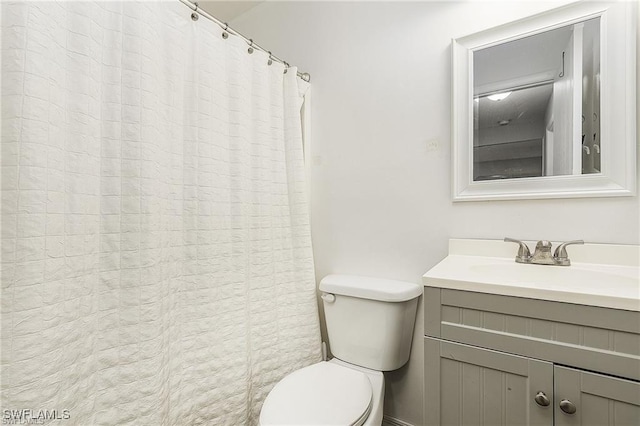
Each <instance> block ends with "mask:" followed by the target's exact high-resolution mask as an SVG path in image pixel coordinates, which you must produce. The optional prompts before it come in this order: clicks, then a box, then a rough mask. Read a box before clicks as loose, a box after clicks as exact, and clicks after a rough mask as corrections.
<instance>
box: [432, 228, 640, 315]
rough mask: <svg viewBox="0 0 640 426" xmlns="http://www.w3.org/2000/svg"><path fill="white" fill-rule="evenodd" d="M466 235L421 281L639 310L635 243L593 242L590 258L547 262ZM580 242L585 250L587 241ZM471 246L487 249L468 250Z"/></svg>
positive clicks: (638, 268)
mask: <svg viewBox="0 0 640 426" xmlns="http://www.w3.org/2000/svg"><path fill="white" fill-rule="evenodd" d="M460 241H462V243H461V242H460ZM466 241H471V240H457V241H456V244H450V252H449V256H447V257H446V258H445V259H444V260H443V261H442V262H440V263H439V264H437V265H436V266H434V267H433V268H432V269H431V270H429V271H428V272H427V273H426V274H425V275H424V276H423V282H424V285H425V286H430V287H439V288H449V289H456V290H466V291H474V292H480V293H492V294H500V295H505V296H515V297H525V298H532V299H541V300H551V301H557V302H566V303H573V304H581V305H591V306H599V307H607V308H615V309H622V310H631V311H640V267H639V266H638V264H637V259H638V256H637V247H636V246H613V245H612V248H611V249H612V250H616V249H617V248H620V247H622V248H621V249H618V250H622V251H620V252H619V253H618V252H616V253H613V254H611V253H607V251H606V250H608V249H609V248H608V247H603V246H604V245H597V246H596V245H594V250H598V256H591V257H589V256H588V253H587V254H585V255H583V259H590V261H589V262H584V261H579V259H575V260H574V261H573V262H572V265H571V266H549V265H531V264H522V263H516V262H515V261H514V258H513V255H514V253H510V255H509V257H506V256H505V255H503V252H500V250H502V247H504V246H501V245H500V243H499V242H493V241H489V243H488V245H487V246H486V247H485V246H483V245H482V242H480V241H478V240H473V241H472V243H470V244H466V243H465V242H466ZM463 243H465V244H463ZM451 247H453V248H454V249H455V250H452V249H451ZM459 247H461V249H459V250H458V248H459ZM584 247H585V249H584V250H589V245H588V244H587V245H585V246H584ZM628 247H631V248H630V249H629V248H628ZM471 249H473V252H475V253H483V254H484V253H488V254H490V255H489V256H478V255H470V254H469V252H470V251H471ZM625 250H626V251H625ZM511 251H512V250H511ZM575 252H576V253H578V250H575ZM492 254H493V256H492ZM495 254H498V255H495ZM607 256H608V257H607ZM594 258H595V259H600V258H607V259H631V260H630V261H629V262H627V263H626V264H625V263H622V262H620V264H605V263H594V262H593V261H592V260H591V259H594ZM625 262H626V260H625ZM634 262H635V263H634Z"/></svg>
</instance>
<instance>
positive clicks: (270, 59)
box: [267, 52, 273, 65]
mask: <svg viewBox="0 0 640 426" xmlns="http://www.w3.org/2000/svg"><path fill="white" fill-rule="evenodd" d="M271 64H273V58H272V57H271V52H269V60H268V61H267V65H271Z"/></svg>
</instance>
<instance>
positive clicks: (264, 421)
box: [260, 362, 373, 426]
mask: <svg viewBox="0 0 640 426" xmlns="http://www.w3.org/2000/svg"><path fill="white" fill-rule="evenodd" d="M372 396H373V392H372V389H371V382H370V381H369V378H368V377H367V376H366V375H365V374H364V373H362V372H360V371H356V370H353V369H350V368H347V367H343V366H340V365H337V364H334V363H329V362H319V363H317V364H313V365H310V366H308V367H305V368H302V369H300V370H297V371H294V372H293V373H291V374H289V375H288V376H286V377H285V378H284V379H282V380H281V381H280V382H279V383H277V384H276V385H275V387H274V388H273V389H272V390H271V392H270V393H269V395H268V396H267V399H266V400H265V402H264V405H263V406H262V411H261V412H260V425H261V426H267V425H299V426H302V425H326V426H328V425H340V426H360V425H362V424H363V423H364V422H365V420H366V419H367V417H368V416H369V413H370V412H371V406H372Z"/></svg>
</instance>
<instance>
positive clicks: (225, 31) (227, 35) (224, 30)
mask: <svg viewBox="0 0 640 426" xmlns="http://www.w3.org/2000/svg"><path fill="white" fill-rule="evenodd" d="M228 28H229V24H227V23H226V22H225V23H224V29H223V30H222V38H223V39H225V40H226V39H228V38H229V33H228V32H227V29H228Z"/></svg>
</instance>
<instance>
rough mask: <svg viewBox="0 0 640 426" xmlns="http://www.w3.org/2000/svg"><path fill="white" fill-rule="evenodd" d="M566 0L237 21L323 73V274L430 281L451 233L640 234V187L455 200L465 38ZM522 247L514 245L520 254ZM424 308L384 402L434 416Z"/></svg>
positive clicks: (288, 10) (259, 13)
mask: <svg viewBox="0 0 640 426" xmlns="http://www.w3.org/2000/svg"><path fill="white" fill-rule="evenodd" d="M560 3H566V1H565V2H539V1H538V2H495V1H491V2H483V1H473V2H470V1H465V2H406V3H405V2H393V3H392V2H371V3H370V2H349V3H336V2H323V3H318V2H265V3H262V4H261V5H259V6H258V7H256V8H255V9H252V10H250V11H249V12H247V13H246V14H244V15H242V16H240V17H239V18H238V19H236V20H235V21H234V22H232V26H234V27H235V28H237V29H238V30H239V31H241V32H243V33H245V34H246V35H247V36H250V37H252V38H254V39H255V40H256V41H257V42H258V43H259V44H261V45H263V46H266V47H268V48H269V49H272V51H273V52H274V53H275V54H277V55H278V56H280V57H283V58H285V59H286V60H287V61H288V62H290V63H292V64H295V65H297V66H299V67H300V69H301V70H302V71H307V72H309V73H311V77H312V87H313V111H312V120H313V128H312V136H313V140H312V159H313V161H312V166H311V167H312V169H311V179H312V232H313V238H314V249H315V256H316V267H317V276H318V277H319V278H320V277H322V276H324V275H326V274H328V273H352V274H363V275H372V276H378V277H386V278H393V279H399V280H406V281H412V282H416V283H419V282H420V277H421V276H422V274H423V273H424V272H425V271H427V270H428V269H429V268H430V267H432V266H433V265H435V264H436V263H437V262H439V261H440V260H441V259H442V258H443V257H444V256H445V255H446V253H447V240H448V239H449V238H452V237H464V238H493V239H497V238H502V237H504V236H511V237H515V238H521V239H530V240H536V239H548V240H571V239H580V238H582V239H584V240H586V241H588V242H604V243H607V242H612V243H613V242H615V243H627V244H630V243H633V244H638V243H640V235H639V233H640V230H639V224H638V221H639V220H638V218H639V216H640V206H639V204H640V203H639V200H638V197H633V198H612V199H604V198H603V199H572V200H535V201H496V202H473V203H456V204H453V203H452V202H451V191H450V187H451V180H450V175H451V166H450V143H451V141H450V126H451V96H450V92H451V65H450V55H451V52H450V48H449V47H450V42H451V39H452V38H455V37H460V36H463V35H466V34H469V33H473V32H476V31H480V30H483V29H486V28H488V27H491V26H494V25H498V24H501V23H505V22H508V21H511V20H514V19H518V18H521V17H524V16H527V15H530V14H534V13H537V12H540V11H542V10H545V9H550V8H552V7H555V6H556V5H558V4H560ZM514 253H515V252H514ZM422 333H423V327H422V312H420V313H419V317H418V320H417V323H416V333H415V335H416V336H417V337H416V340H415V341H414V343H415V344H414V346H413V349H412V358H411V360H410V362H409V364H408V365H407V366H406V367H404V368H403V369H401V370H398V371H397V372H394V373H391V374H388V375H387V395H386V397H387V398H386V403H385V410H386V411H385V412H386V414H389V415H391V416H393V417H397V418H400V419H402V420H404V421H406V422H409V423H412V424H414V425H420V424H422V415H423V413H422V404H423V402H422V368H423V367H422V365H423V359H422V341H421V340H418V338H419V336H420V335H422Z"/></svg>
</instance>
